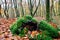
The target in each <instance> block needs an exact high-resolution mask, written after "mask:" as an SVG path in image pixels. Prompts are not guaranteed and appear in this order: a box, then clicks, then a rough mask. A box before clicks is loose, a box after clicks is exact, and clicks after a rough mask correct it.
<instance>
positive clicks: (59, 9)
mask: <svg viewBox="0 0 60 40" xmlns="http://www.w3.org/2000/svg"><path fill="white" fill-rule="evenodd" d="M58 11H59V16H60V0H59V6H58Z"/></svg>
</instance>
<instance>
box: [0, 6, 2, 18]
mask: <svg viewBox="0 0 60 40" xmlns="http://www.w3.org/2000/svg"><path fill="white" fill-rule="evenodd" d="M1 17H2V15H1V5H0V18H1Z"/></svg>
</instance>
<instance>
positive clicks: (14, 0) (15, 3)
mask: <svg viewBox="0 0 60 40" xmlns="http://www.w3.org/2000/svg"><path fill="white" fill-rule="evenodd" d="M13 3H14V8H15V12H16V17H19V16H20V14H19V11H18V9H17V0H13Z"/></svg>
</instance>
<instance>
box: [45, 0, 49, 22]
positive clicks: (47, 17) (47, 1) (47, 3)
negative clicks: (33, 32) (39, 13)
mask: <svg viewBox="0 0 60 40" xmlns="http://www.w3.org/2000/svg"><path fill="white" fill-rule="evenodd" d="M46 20H47V21H48V22H49V21H50V0H46Z"/></svg>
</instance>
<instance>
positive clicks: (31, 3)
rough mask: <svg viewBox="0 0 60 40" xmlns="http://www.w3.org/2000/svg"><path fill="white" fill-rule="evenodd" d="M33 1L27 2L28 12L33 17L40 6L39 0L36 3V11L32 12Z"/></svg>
mask: <svg viewBox="0 0 60 40" xmlns="http://www.w3.org/2000/svg"><path fill="white" fill-rule="evenodd" d="M33 1H34V0H28V6H29V10H30V14H31V16H34V15H35V14H36V12H37V10H38V7H39V5H40V0H39V2H38V5H36V9H35V11H34V12H33V7H34V3H33ZM35 1H36V0H35Z"/></svg>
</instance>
